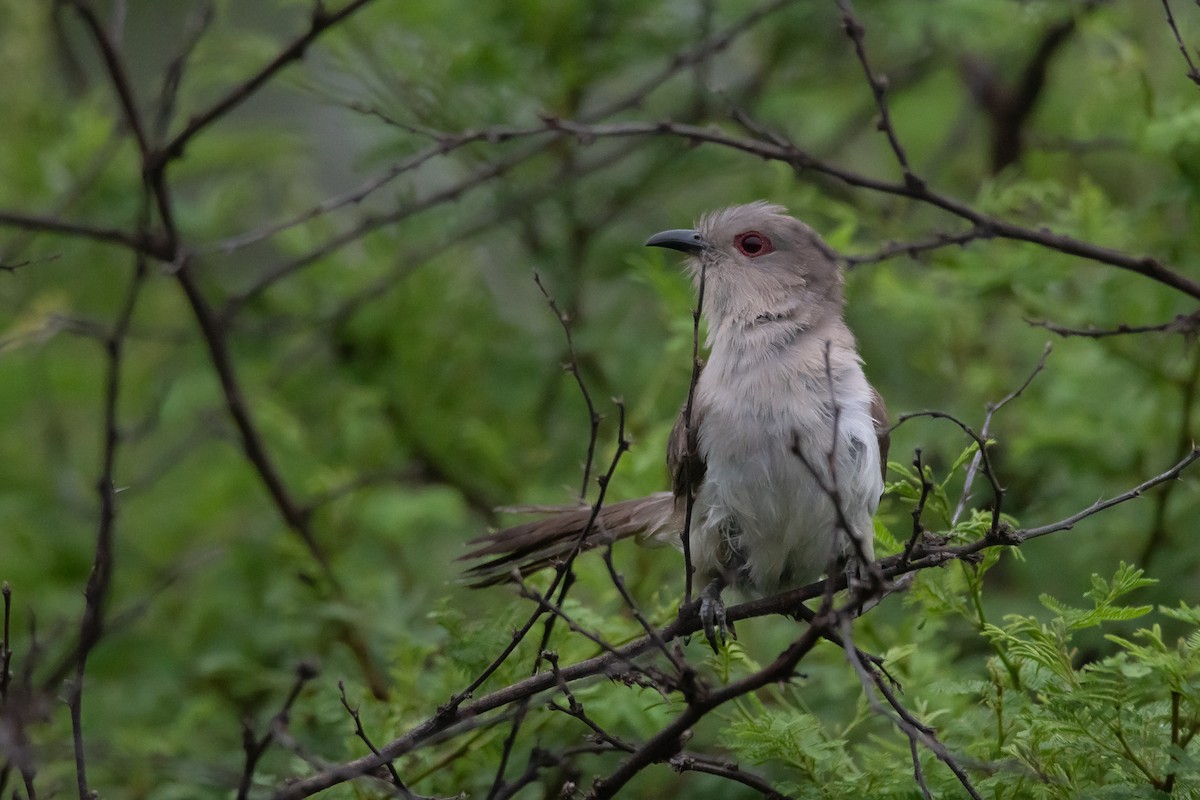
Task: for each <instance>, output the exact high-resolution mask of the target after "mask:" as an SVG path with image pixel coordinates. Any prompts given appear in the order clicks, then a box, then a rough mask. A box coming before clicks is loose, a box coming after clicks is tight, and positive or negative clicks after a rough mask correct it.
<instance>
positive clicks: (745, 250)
mask: <svg viewBox="0 0 1200 800" xmlns="http://www.w3.org/2000/svg"><path fill="white" fill-rule="evenodd" d="M733 246H734V247H736V248H737V249H738V252H739V253H741V254H742V255H744V256H746V257H747V258H758V257H759V256H764V255H766V254H767V253H774V252H775V245H773V244H771V240H770V239H768V238H767V237H766V236H765V235H763V234H761V233H759V232H758V231H746V232H745V233H739V234H738V235H737V236H735V237H733Z"/></svg>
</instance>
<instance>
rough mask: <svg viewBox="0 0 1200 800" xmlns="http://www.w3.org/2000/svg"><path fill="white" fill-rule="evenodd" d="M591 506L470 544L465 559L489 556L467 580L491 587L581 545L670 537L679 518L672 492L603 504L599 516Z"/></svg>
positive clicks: (555, 560)
mask: <svg viewBox="0 0 1200 800" xmlns="http://www.w3.org/2000/svg"><path fill="white" fill-rule="evenodd" d="M591 519H592V509H591V508H571V509H562V510H559V511H553V512H550V513H549V514H547V515H546V516H544V517H543V518H541V519H536V520H533V521H531V522H526V523H523V524H521V525H517V526H516V527H514V528H508V529H506V530H502V531H496V532H495V533H489V534H488V535H486V536H481V537H479V538H478V539H474V540H472V541H471V542H470V543H471V544H473V545H476V547H475V549H473V550H472V551H471V552H469V553H467V554H466V555H464V556H462V558H461V559H460V560H464V561H469V560H474V559H480V558H487V560H486V561H483V562H481V563H479V564H476V565H474V566H473V567H470V568H468V569H467V570H466V573H465V574H464V576H463V577H464V578H465V579H466V581H467V582H468V583H469V584H470V585H471V586H473V587H476V588H478V587H481V586H491V585H493V584H497V583H503V582H504V581H507V580H510V579H511V576H512V571H513V569H514V568H515V569H517V570H518V571H519V572H520V574H522V575H528V574H529V573H531V572H537V571H538V570H540V569H544V568H545V567H549V566H554V565H556V564H558V563H560V562H561V561H562V560H564V559H566V558H567V556H569V555H570V553H571V551H572V550H574V549H575V548H576V546H578V548H579V550H580V551H581V552H582V551H584V550H590V549H592V548H593V547H597V546H599V545H602V544H605V543H607V542H615V541H618V540H620V539H626V538H628V537H630V536H637V537H638V538H639V539H642V540H659V539H664V538H666V536H667V534H669V533H670V532H671V531H672V528H674V529H676V532H677V529H678V528H679V525H678V524H677V523H676V521H675V498H674V497H672V495H671V493H670V492H659V493H658V494H652V495H650V496H649V497H639V498H638V499H636V500H625V501H623V502H620V503H613V504H612V505H606V506H603V507H601V509H600V513H599V514H597V515H596V519H595V521H594V522H592V523H591V526H590V527H589V526H588V523H589V521H591Z"/></svg>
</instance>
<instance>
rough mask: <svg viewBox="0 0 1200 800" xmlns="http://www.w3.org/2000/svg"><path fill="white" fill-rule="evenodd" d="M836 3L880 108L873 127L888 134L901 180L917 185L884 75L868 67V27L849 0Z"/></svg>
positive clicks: (877, 105) (919, 183)
mask: <svg viewBox="0 0 1200 800" xmlns="http://www.w3.org/2000/svg"><path fill="white" fill-rule="evenodd" d="M837 5H838V8H839V9H840V10H841V12H842V29H843V30H844V31H845V32H846V35H847V36H849V37H850V41H852V42H853V43H854V54H855V55H856V56H857V57H858V63H859V64H860V65H861V66H862V70H863V75H864V76H865V77H866V79H867V85H868V86H870V87H871V94H872V95H873V96H874V98H875V107H876V108H877V109H878V110H879V122H878V123H877V125H876V127H877V128H878V129H879V130H881V131H883V133H884V135H885V136H887V140H888V145H890V146H891V148H892V153H893V154H894V155H895V156H896V161H897V163H899V165H900V171H901V173H902V174H903V176H904V183H905V184H906V185H912V186H915V187H919V186H920V185H921V183H922V181H921V179H920V178H918V177H917V176H916V175H915V174H914V173H913V171H912V168H911V167H909V166H908V155H907V154H906V153H905V152H904V145H902V144H901V143H900V137H899V136H898V135H897V134H896V128H895V126H894V125H893V124H892V115H891V112H890V111H889V110H888V102H887V88H888V82H887V78H885V77H882V76H879V75H876V74H875V72H874V71H873V70H872V69H871V63H870V60H869V59H868V58H867V49H866V42H865V40H866V35H867V29H866V28H865V27H863V24H862V22H860V21H859V19H858V17H856V16H854V11H853V9H852V8H851V6H850V0H837Z"/></svg>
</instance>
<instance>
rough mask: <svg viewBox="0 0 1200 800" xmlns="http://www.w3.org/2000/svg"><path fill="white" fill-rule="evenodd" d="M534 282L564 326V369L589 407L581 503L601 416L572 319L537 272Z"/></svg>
mask: <svg viewBox="0 0 1200 800" xmlns="http://www.w3.org/2000/svg"><path fill="white" fill-rule="evenodd" d="M533 282H534V283H535V284H537V287H538V290H539V291H541V293H542V296H543V297H545V298H546V302H547V303H548V304H549V305H550V310H551V311H553V312H554V316H555V318H556V319H557V320H558V324H559V325H561V326H562V330H563V336H565V337H566V339H567V355H568V356H570V358H569V359H568V361H567V363H565V364H563V369H564V370H566V371H567V372H568V373H570V375H571V377H573V378H574V379H575V384H576V385H577V386H578V387H579V393H580V394H581V395H583V402H584V405H586V406H587V412H588V446H587V456H586V458H585V460H584V463H583V484H582V486H581V487H580V489H579V502H580V503H583V502H586V501H587V491H588V486H589V485H590V484H591V482H592V464H593V462H594V461H595V459H596V441H597V439H598V438H599V435H600V419H601V417H600V414H599V412H597V411H596V404H595V403H593V402H592V394H591V392H589V391H588V388H587V384H586V383H584V382H583V373H581V372H580V370H579V358H578V356H577V355H576V353H575V340H574V337H572V336H571V317H570V316H569V315H568V314H567V313H566V312H565V311H563V310H562V309H560V308H559V307H558V303H555V302H554V298H553V297H552V296H551V295H550V292H549V291H547V289H546V286H545V285H544V284H543V283H542V276H541V275H538V274H537V272H534V273H533Z"/></svg>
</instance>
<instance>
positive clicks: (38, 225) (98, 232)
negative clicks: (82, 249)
mask: <svg viewBox="0 0 1200 800" xmlns="http://www.w3.org/2000/svg"><path fill="white" fill-rule="evenodd" d="M0 226H5V227H9V228H17V229H19V230H23V231H32V232H34V233H57V234H61V235H63V236H72V237H75V238H80V239H88V240H91V241H93V242H100V243H102V244H115V245H119V246H121V247H125V248H128V249H130V250H134V251H136V252H140V253H145V254H146V255H148V256H151V257H153V258H156V259H158V260H160V261H169V260H171V258H172V257H173V254H172V253H171V252H170V250H169V249H168V248H167V247H166V245H165V244H164V242H162V241H161V240H160V239H158V238H157V237H154V236H153V235H147V234H146V233H144V232H138V233H131V232H129V231H123V230H120V229H118V228H96V227H92V226H90V225H83V224H80V223H75V222H67V221H65V220H62V219H59V218H58V217H44V216H38V215H36V214H22V213H20V212H16V211H0Z"/></svg>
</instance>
